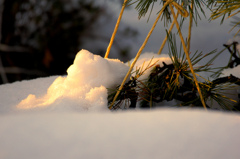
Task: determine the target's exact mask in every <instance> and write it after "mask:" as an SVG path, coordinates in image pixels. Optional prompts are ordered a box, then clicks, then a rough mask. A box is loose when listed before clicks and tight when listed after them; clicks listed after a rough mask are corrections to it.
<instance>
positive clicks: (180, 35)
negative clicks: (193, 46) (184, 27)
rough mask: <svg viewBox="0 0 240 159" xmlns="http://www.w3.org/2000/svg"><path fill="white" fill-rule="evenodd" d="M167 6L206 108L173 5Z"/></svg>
mask: <svg viewBox="0 0 240 159" xmlns="http://www.w3.org/2000/svg"><path fill="white" fill-rule="evenodd" d="M169 7H170V9H171V12H172V15H173V18H174V19H175V24H176V27H177V29H178V31H179V37H180V39H181V42H182V45H183V49H184V52H185V54H186V57H187V60H188V64H189V67H190V69H191V72H192V75H193V78H194V81H195V84H196V87H197V90H198V93H199V96H200V99H201V102H202V105H203V107H204V109H205V110H207V107H206V104H205V101H204V99H203V96H202V92H201V90H200V87H199V85H198V81H197V78H196V75H195V73H194V70H193V66H192V62H191V59H190V57H189V53H188V50H187V47H186V45H185V42H184V39H183V36H182V33H181V30H180V27H179V24H178V22H177V17H176V15H175V13H174V10H173V7H172V6H171V5H169Z"/></svg>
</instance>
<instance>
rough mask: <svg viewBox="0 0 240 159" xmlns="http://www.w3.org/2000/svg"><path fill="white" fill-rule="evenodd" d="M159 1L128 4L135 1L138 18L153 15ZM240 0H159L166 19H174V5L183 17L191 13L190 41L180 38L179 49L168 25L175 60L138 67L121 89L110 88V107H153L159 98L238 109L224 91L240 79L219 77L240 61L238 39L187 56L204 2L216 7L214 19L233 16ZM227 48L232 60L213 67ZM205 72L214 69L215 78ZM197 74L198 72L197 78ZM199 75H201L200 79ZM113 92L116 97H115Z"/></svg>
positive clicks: (208, 5) (190, 104) (170, 48)
mask: <svg viewBox="0 0 240 159" xmlns="http://www.w3.org/2000/svg"><path fill="white" fill-rule="evenodd" d="M157 2H158V1H157V0H135V1H133V0H128V1H127V3H128V4H129V5H132V4H135V3H136V10H137V11H138V18H141V17H143V16H145V15H146V14H147V13H148V12H149V11H150V14H149V16H150V15H151V12H152V9H153V6H154V5H155V4H156V3H157ZM166 2H168V4H167V6H164V4H165V3H166ZM239 2H240V1H236V0H235V1H234V0H229V1H215V0H208V1H201V0H192V1H190V0H181V1H180V0H179V1H178V0H162V1H160V2H159V4H160V7H159V8H160V9H159V10H164V11H163V14H162V16H163V17H164V19H165V20H166V21H167V22H170V21H172V19H171V18H173V17H174V16H175V15H174V14H175V13H174V10H173V9H172V7H173V6H174V7H175V9H176V10H177V11H178V13H180V15H181V20H182V21H183V20H184V19H186V18H189V16H188V14H190V24H189V37H188V40H187V42H184V41H181V42H182V45H181V46H183V50H184V53H182V47H180V50H178V47H177V44H176V40H175V39H176V37H175V35H173V34H172V33H171V29H169V31H168V32H167V39H168V48H169V56H170V58H171V60H172V64H166V63H165V62H164V61H163V65H162V67H160V65H157V64H152V65H150V64H149V65H148V67H147V68H146V69H145V70H143V69H142V68H138V69H137V71H136V72H135V76H132V77H131V79H130V80H129V82H127V83H125V84H124V83H123V87H122V89H120V88H121V87H120V85H119V86H118V87H117V88H116V90H109V92H110V93H109V98H108V100H109V109H126V108H135V107H141V108H153V107H156V106H161V104H160V102H163V101H172V100H176V101H179V103H180V104H177V105H176V106H191V107H193V106H195V107H196V106H197V107H198V106H203V107H204V106H205V104H206V107H207V108H208V109H222V110H231V111H235V110H237V111H238V110H239V105H240V104H239V102H238V101H235V100H233V99H231V98H230V97H228V96H227V95H226V92H225V91H226V90H228V89H236V86H238V85H240V79H239V78H238V77H235V76H233V75H230V76H226V77H220V74H221V72H222V70H223V69H224V68H229V67H230V68H233V67H236V66H238V65H239V64H240V58H239V56H238V54H236V52H237V49H236V45H237V43H236V42H233V43H232V44H230V45H226V44H224V46H225V47H226V48H225V49H223V50H222V51H219V52H217V51H216V50H214V51H212V52H210V53H207V54H203V53H202V52H198V51H196V52H195V53H194V54H192V55H191V58H190V60H189V59H188V57H189V54H190V52H189V48H190V39H191V25H192V24H191V19H194V20H195V22H196V23H197V19H198V18H200V14H199V10H200V11H201V12H202V13H203V15H205V14H204V10H203V5H205V6H206V7H207V8H209V9H212V10H213V12H212V16H211V19H212V20H214V19H216V18H218V17H220V16H223V19H224V18H225V15H226V14H227V15H228V17H231V16H234V15H236V14H237V13H239V12H240V11H238V8H239V6H240V3H239ZM161 6H163V7H161ZM233 12H234V13H233ZM159 13H160V11H159ZM159 13H158V14H159ZM175 19H176V17H175ZM222 22H223V20H222ZM173 23H175V24H176V26H177V29H178V33H179V34H178V36H179V37H180V38H181V39H182V37H181V36H182V34H181V28H178V23H177V22H176V21H175V22H174V21H173ZM238 24H239V23H238ZM147 38H148V37H147ZM186 45H188V46H187V47H188V51H187V50H186V48H184V47H186ZM143 46H144V45H143ZM231 48H232V49H231ZM226 49H228V51H229V52H230V54H231V58H230V60H229V64H228V65H227V66H226V67H223V68H212V67H211V65H212V62H213V61H214V60H215V59H216V58H217V57H218V56H219V55H220V54H221V53H223V51H224V50H226ZM210 55H214V56H213V57H212V58H210V60H209V61H208V62H207V63H206V64H205V65H202V66H198V64H199V62H200V61H202V60H203V59H205V58H209V57H210ZM232 58H234V59H232ZM147 69H150V70H151V74H150V75H149V76H148V78H147V79H144V80H139V77H140V76H141V75H142V74H144V72H145V71H146V70H147ZM202 72H210V73H212V76H211V77H213V79H204V78H203V77H201V76H200V75H199V73H202ZM194 76H198V80H197V81H196V79H195V78H194ZM199 79H201V82H200V80H199ZM233 87H234V88H233ZM118 93H119V96H118ZM114 96H115V99H114V98H113V97H114ZM137 101H138V102H139V103H140V106H137V105H136V104H137ZM208 101H210V102H208ZM213 102H216V103H218V105H219V106H220V107H217V108H216V107H213V106H212V103H213Z"/></svg>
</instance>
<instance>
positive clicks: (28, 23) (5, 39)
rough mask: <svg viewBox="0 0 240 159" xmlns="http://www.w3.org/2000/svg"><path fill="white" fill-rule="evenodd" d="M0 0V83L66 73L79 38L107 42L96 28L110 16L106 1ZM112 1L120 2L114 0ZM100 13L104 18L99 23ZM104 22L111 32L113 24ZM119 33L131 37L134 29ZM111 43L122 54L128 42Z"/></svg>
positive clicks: (81, 40) (79, 40)
mask: <svg viewBox="0 0 240 159" xmlns="http://www.w3.org/2000/svg"><path fill="white" fill-rule="evenodd" d="M112 1H114V0H112ZM0 3H1V4H0V20H1V23H0V24H1V25H0V30H1V33H0V40H1V42H0V73H1V78H0V84H2V83H8V82H14V81H17V80H24V79H32V78H37V77H44V76H50V75H62V74H66V70H67V68H68V67H69V66H70V65H71V64H72V63H73V60H74V57H75V55H76V53H77V52H78V51H79V50H80V49H82V48H83V44H84V40H85V39H88V40H91V39H94V40H96V39H97V40H98V41H106V43H108V42H109V40H110V36H109V37H104V36H100V35H97V33H98V32H101V31H100V28H101V27H102V28H103V27H106V26H107V25H108V23H110V21H111V20H112V21H114V20H115V19H116V17H114V16H113V14H112V13H111V10H109V9H108V7H107V6H106V5H99V4H96V3H95V2H94V1H91V0H51V1H49V0H17V1H16V0H0ZM115 3H116V5H119V7H121V4H120V3H119V1H116V2H115ZM103 17H104V18H105V20H106V19H108V20H109V21H107V22H106V21H104V22H102V23H101V21H103ZM114 18H115V19H114ZM104 25H105V26H104ZM108 27H109V32H112V30H113V28H111V26H108ZM120 35H121V36H123V37H125V36H131V37H133V36H136V35H137V32H136V31H134V30H133V29H131V28H130V27H125V28H124V29H122V33H121V34H120ZM115 45H116V48H117V49H116V50H117V53H118V54H120V55H122V56H127V55H128V52H129V51H130V49H129V48H130V47H129V46H124V47H122V46H121V44H117V43H116V44H115ZM92 47H99V46H95V45H94V46H92ZM86 49H87V48H86ZM95 49H97V48H95ZM104 49H105V47H104V48H100V47H99V48H98V49H97V50H98V52H96V54H100V55H104V53H105V50H104ZM90 51H91V50H90Z"/></svg>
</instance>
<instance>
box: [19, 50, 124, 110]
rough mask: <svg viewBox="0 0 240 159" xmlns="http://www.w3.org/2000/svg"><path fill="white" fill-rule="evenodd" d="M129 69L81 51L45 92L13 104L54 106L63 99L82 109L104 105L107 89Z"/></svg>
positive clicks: (22, 106)
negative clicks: (64, 73)
mask: <svg viewBox="0 0 240 159" xmlns="http://www.w3.org/2000/svg"><path fill="white" fill-rule="evenodd" d="M128 68H129V67H128V66H126V65H125V64H124V63H122V62H121V61H119V60H112V59H104V58H102V57H100V56H99V55H94V54H92V53H90V52H88V51H87V50H81V51H80V52H79V53H78V54H77V55H76V58H75V60H74V63H73V64H72V65H71V66H70V67H69V68H68V70H67V73H68V75H67V76H66V77H61V76H59V77H58V78H57V79H56V80H55V81H54V82H53V83H52V85H51V86H50V87H49V88H48V90H47V93H46V94H45V95H43V96H40V97H36V96H35V95H33V94H30V95H28V97H27V98H26V99H24V100H22V101H21V102H20V103H19V104H18V105H17V106H16V107H17V108H18V109H32V108H37V107H39V108H40V107H48V106H50V105H54V106H56V105H58V104H57V103H58V102H65V103H66V104H65V105H67V106H68V105H69V106H70V105H78V106H79V105H81V107H83V109H91V108H90V107H93V106H96V107H101V106H102V107H105V106H106V105H107V88H112V87H116V83H120V82H121V81H122V79H123V78H124V76H125V74H126V73H127V71H128ZM114 72H118V74H116V73H114ZM58 100H59V101H58ZM90 103H91V104H90ZM82 105H84V106H82ZM106 108H107V107H106Z"/></svg>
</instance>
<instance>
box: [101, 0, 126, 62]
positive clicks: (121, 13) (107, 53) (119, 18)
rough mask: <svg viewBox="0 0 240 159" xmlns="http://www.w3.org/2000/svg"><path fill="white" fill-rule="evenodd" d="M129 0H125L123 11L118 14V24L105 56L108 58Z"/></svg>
mask: <svg viewBox="0 0 240 159" xmlns="http://www.w3.org/2000/svg"><path fill="white" fill-rule="evenodd" d="M127 1H128V0H124V2H123V5H122V9H121V12H120V14H119V16H118V20H117V23H116V26H115V28H114V31H113V34H112V37H111V40H110V42H109V44H108V48H107V51H106V53H105V56H104V58H108V55H109V53H110V50H111V47H112V44H113V41H114V39H115V36H116V34H117V30H118V27H119V24H120V21H121V19H122V15H123V11H124V9H125V6H126V3H127Z"/></svg>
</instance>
